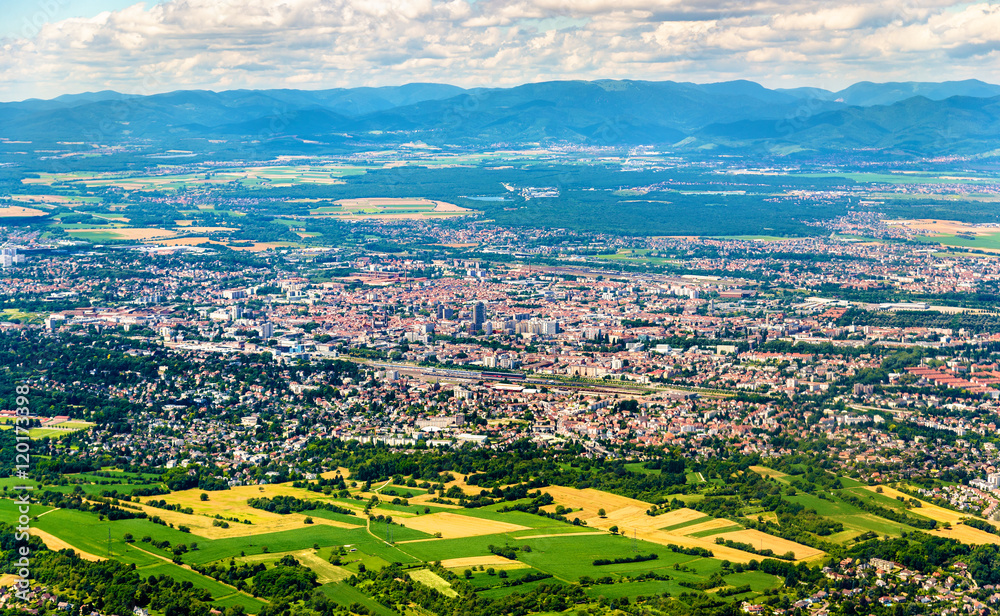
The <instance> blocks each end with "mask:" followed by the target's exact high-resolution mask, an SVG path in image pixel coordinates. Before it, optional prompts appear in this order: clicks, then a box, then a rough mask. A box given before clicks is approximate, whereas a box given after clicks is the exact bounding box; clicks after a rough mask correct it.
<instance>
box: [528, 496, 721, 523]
mask: <svg viewBox="0 0 1000 616" xmlns="http://www.w3.org/2000/svg"><path fill="white" fill-rule="evenodd" d="M542 492H548V493H549V494H550V495H552V498H553V499H555V504H553V505H549V506H548V507H545V509H546V510H547V511H548V510H553V511H554V510H555V505H562V506H564V507H570V508H572V509H573V513H571V514H569V515H568V517H569V519H571V520H572V519H573V518H576V517H578V518H580V519H581V520H585V521H586V522H587V524H588V525H589V526H597V527H599V528H607V527H609V526H612V525H614V524H617V525H618V526H619V527H621V525H622V524H623V523H625V524H629V525H630V526H629V527H630V528H631V527H632V526H635V525H636V524H641V525H643V526H647V525H648V523H649V522H652V521H653V520H654V519H655V518H653V517H652V516H648V515H646V510H647V509H649V508H650V504H649V503H644V502H642V501H640V500H635V499H634V498H626V497H624V496H618V495H617V494H611V493H608V492H602V491H600V490H595V489H593V488H587V489H585V490H579V489H577V488H567V487H564V486H549V487H547V488H543V489H542ZM599 509H604V511H605V513H606V514H607V518H605V519H603V520H602V519H601V518H600V517H599V516H598V515H597V512H598V510H599ZM698 515H699V516H702V515H704V514H702V513H699V514H698ZM659 521H662V520H659ZM673 524H676V522H673Z"/></svg>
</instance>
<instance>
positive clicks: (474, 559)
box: [441, 554, 531, 569]
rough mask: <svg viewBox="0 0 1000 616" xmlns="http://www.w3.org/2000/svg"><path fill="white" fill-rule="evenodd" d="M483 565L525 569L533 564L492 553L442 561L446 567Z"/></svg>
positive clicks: (458, 567) (496, 567)
mask: <svg viewBox="0 0 1000 616" xmlns="http://www.w3.org/2000/svg"><path fill="white" fill-rule="evenodd" d="M479 565H482V566H484V567H486V568H489V567H493V568H494V569H524V568H525V567H530V566H531V565H529V564H527V563H522V562H521V561H519V560H508V559H506V558H504V557H503V556H496V555H494V554H490V555H489V556H468V557H466V558H449V559H447V560H442V561H441V566H442V567H444V568H445V569H467V568H469V567H478V566H479Z"/></svg>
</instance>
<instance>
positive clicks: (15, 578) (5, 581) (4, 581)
mask: <svg viewBox="0 0 1000 616" xmlns="http://www.w3.org/2000/svg"><path fill="white" fill-rule="evenodd" d="M20 580H21V576H19V575H17V574H16V573H4V574H0V588H4V587H8V586H13V585H14V584H17V583H18V582H19V581H20Z"/></svg>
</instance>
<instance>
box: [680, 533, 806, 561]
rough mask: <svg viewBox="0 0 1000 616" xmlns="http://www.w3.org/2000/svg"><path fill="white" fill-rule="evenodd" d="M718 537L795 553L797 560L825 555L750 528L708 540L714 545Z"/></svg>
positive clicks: (764, 548)
mask: <svg viewBox="0 0 1000 616" xmlns="http://www.w3.org/2000/svg"><path fill="white" fill-rule="evenodd" d="M685 530H686V529H685ZM716 537H721V538H723V539H729V540H731V541H738V542H740V543H749V544H750V545H752V546H753V547H755V548H757V549H758V550H774V553H775V554H784V553H785V552H793V553H794V554H795V559H796V560H808V559H810V558H815V557H817V556H822V555H823V552H822V551H821V550H817V549H816V548H811V547H809V546H806V545H802V544H800V543H795V542H794V541H789V540H787V539H782V538H781V537H775V536H773V535H768V534H767V533H762V532H760V531H759V530H754V529H750V528H747V529H744V530H737V531H732V532H729V533H722V534H721V535H712V536H711V537H706V539H710V540H711V542H713V543H714V541H715V538H716ZM721 547H722V546H719V545H716V546H715V547H713V548H711V549H712V550H713V551H715V550H717V549H718V548H721Z"/></svg>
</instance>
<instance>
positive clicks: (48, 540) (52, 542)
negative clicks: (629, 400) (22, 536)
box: [30, 528, 104, 561]
mask: <svg viewBox="0 0 1000 616" xmlns="http://www.w3.org/2000/svg"><path fill="white" fill-rule="evenodd" d="M30 532H31V534H32V535H34V536H36V537H38V538H39V539H41V540H42V541H43V542H44V543H45V546H46V547H48V548H49V549H50V550H56V551H58V550H73V551H74V552H76V553H77V554H79V555H80V558H82V559H84V560H94V561H96V560H104V559H103V558H101V557H100V556H95V555H94V554H91V553H90V552H84V551H83V550H81V549H80V548H78V547H75V546H72V545H70V544H68V543H66V542H65V541H63V540H62V539H60V538H59V537H56V536H55V535H50V534H49V533H47V532H45V531H44V530H39V529H37V528H32V529H31V531H30Z"/></svg>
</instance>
